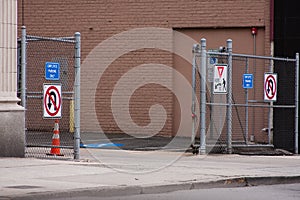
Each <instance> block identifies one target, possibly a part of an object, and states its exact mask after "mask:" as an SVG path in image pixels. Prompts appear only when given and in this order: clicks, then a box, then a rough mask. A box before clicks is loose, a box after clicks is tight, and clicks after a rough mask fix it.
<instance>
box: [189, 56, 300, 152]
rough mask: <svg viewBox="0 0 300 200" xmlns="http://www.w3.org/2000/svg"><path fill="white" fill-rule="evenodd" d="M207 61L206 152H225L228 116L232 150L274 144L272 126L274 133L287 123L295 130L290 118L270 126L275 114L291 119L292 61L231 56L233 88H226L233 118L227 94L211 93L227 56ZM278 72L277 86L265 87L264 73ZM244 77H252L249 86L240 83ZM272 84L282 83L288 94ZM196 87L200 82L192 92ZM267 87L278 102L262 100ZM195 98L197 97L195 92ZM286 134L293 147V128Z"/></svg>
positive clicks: (293, 90) (292, 97)
mask: <svg viewBox="0 0 300 200" xmlns="http://www.w3.org/2000/svg"><path fill="white" fill-rule="evenodd" d="M207 59H208V61H207V66H206V67H207V77H206V78H207V79H206V84H207V107H206V119H207V120H206V128H207V132H206V144H207V147H208V148H207V149H208V152H211V151H213V152H226V151H227V145H228V132H227V131H228V130H227V125H228V124H227V123H228V118H229V117H230V118H231V119H230V120H231V122H232V133H231V138H232V139H231V143H232V146H233V147H239V146H240V145H241V146H243V145H244V146H245V145H247V146H249V145H273V134H274V133H273V130H274V127H276V128H277V131H280V127H281V126H282V125H280V124H286V123H290V124H291V126H290V127H294V120H291V119H289V120H288V121H289V122H286V123H280V124H279V123H276V124H273V120H274V115H278V114H279V113H290V116H294V114H293V112H294V110H295V66H296V64H295V61H293V60H291V61H289V62H287V61H284V60H283V61H280V60H276V61H275V62H274V61H273V59H269V58H267V57H266V58H262V57H255V56H249V57H247V56H246V55H239V54H236V55H233V57H232V85H227V87H231V90H232V115H231V116H227V114H228V113H227V109H228V99H227V93H226V92H225V93H221V94H220V93H214V92H213V91H214V87H219V86H217V85H216V83H215V82H214V77H213V76H214V70H215V68H214V66H215V65H216V64H217V65H222V64H227V63H228V54H223V55H222V54H221V53H220V54H218V53H212V54H210V53H208V57H207ZM211 61H214V62H211ZM200 67H201V66H200ZM279 69H280V70H281V73H280V76H278V80H277V83H274V85H269V86H268V85H266V84H265V82H264V81H265V80H264V78H265V77H264V74H265V73H274V71H275V72H276V71H279ZM246 74H251V75H252V87H248V86H246V85H245V84H243V77H244V75H246ZM282 74H283V75H282ZM195 78H196V80H197V79H198V78H199V77H198V76H196V77H195ZM275 84H282V85H283V86H284V87H280V88H286V90H289V92H287V91H282V89H281V90H280V89H277V88H278V85H275ZM199 85H200V81H196V86H195V91H198V90H199V87H200V86H199ZM266 87H272V88H275V87H276V90H275V89H274V90H275V91H276V95H277V99H280V101H275V102H273V101H268V100H266V99H265V98H264V93H265V92H266V90H268V88H266ZM272 88H269V89H272ZM284 90H285V89H284ZM286 94H288V95H286ZM196 95H197V97H199V94H198V93H197V92H196ZM283 120H284V118H283ZM285 121H286V120H285ZM278 129H279V130H278ZM281 131H282V130H281ZM289 132H290V133H289V134H288V135H287V136H285V138H284V139H285V140H288V141H286V142H287V143H290V144H291V145H290V146H291V147H293V143H294V133H293V132H294V129H292V130H289ZM278 135H280V134H277V137H278ZM281 135H282V134H281ZM279 139H280V138H279ZM282 139H283V138H282Z"/></svg>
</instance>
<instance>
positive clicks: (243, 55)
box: [207, 52, 296, 62]
mask: <svg viewBox="0 0 300 200" xmlns="http://www.w3.org/2000/svg"><path fill="white" fill-rule="evenodd" d="M207 54H208V55H221V56H228V55H229V53H221V52H207ZM231 55H232V56H235V57H243V58H256V59H268V60H278V61H286V62H296V58H280V57H272V56H258V55H250V54H237V53H232V54H231Z"/></svg>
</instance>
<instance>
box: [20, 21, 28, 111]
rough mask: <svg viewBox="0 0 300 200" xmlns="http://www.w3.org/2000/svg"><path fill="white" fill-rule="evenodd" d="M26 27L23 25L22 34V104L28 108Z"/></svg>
mask: <svg viewBox="0 0 300 200" xmlns="http://www.w3.org/2000/svg"><path fill="white" fill-rule="evenodd" d="M26 48H27V47H26V27H25V26H22V36H21V74H22V76H21V79H22V80H21V105H22V106H23V107H24V108H26Z"/></svg>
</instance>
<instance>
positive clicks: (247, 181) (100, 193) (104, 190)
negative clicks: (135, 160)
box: [0, 176, 300, 200]
mask: <svg viewBox="0 0 300 200" xmlns="http://www.w3.org/2000/svg"><path fill="white" fill-rule="evenodd" d="M292 183H300V176H273V177H239V178H228V179H222V180H217V181H210V182H197V181H191V182H185V183H175V184H166V185H153V186H116V187H107V186H105V187H96V188H83V189H77V190H68V191H58V192H51V191H49V192H43V193H30V194H27V195H24V196H15V197H7V199H11V200H29V199H55V198H71V197H112V196H130V195H139V194H157V193H167V192H174V191H178V190H193V189H210V188H234V187H247V186H259V185H276V184H292ZM5 198H6V197H1V198H0V199H5Z"/></svg>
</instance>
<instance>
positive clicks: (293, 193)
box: [59, 183, 300, 200]
mask: <svg viewBox="0 0 300 200" xmlns="http://www.w3.org/2000/svg"><path fill="white" fill-rule="evenodd" d="M63 199H64V200H96V199H97V200H98V199H101V200H167V199H172V200H182V199H190V200H193V199H197V200H199V199H205V200H214V199H217V200H219V199H220V200H240V199H243V200H266V199H272V200H277V199H278V200H282V199H284V200H299V199H300V183H298V184H282V185H261V186H256V187H236V188H212V189H200V190H182V191H176V192H170V193H162V194H140V195H134V196H121V197H120V196H119V197H118V196H115V197H105V198H99V197H89V196H85V197H74V198H63ZM63 199H59V200H63Z"/></svg>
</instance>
